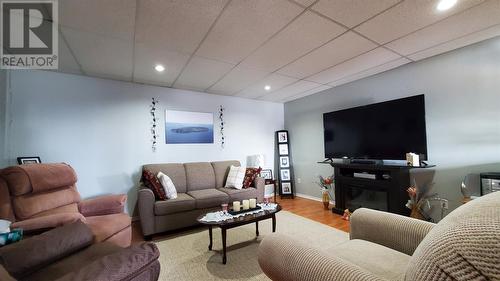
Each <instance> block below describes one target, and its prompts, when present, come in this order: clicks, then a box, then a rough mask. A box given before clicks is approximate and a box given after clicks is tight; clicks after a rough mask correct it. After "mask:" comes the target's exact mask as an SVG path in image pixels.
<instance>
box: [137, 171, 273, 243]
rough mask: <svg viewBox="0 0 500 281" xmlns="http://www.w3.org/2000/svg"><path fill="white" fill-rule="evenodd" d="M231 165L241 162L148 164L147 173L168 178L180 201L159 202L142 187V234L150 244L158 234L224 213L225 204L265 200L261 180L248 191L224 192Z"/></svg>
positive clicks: (226, 189)
mask: <svg viewBox="0 0 500 281" xmlns="http://www.w3.org/2000/svg"><path fill="white" fill-rule="evenodd" d="M231 165H234V166H240V162H239V161H219V162H198V163H185V164H180V163H175V164H174V163H170V164H148V165H144V166H143V169H147V170H150V171H151V172H153V173H154V174H155V175H156V174H157V173H158V172H159V171H161V172H163V173H165V174H166V175H168V176H169V177H170V178H171V179H172V181H173V183H174V185H175V188H176V189H177V198H176V199H168V200H164V201H156V200H155V196H154V194H153V192H152V191H151V190H150V189H148V188H147V187H145V186H144V185H143V184H142V183H141V185H140V187H139V198H138V205H139V217H140V219H141V226H142V233H143V235H144V237H145V238H146V239H147V240H149V239H151V235H153V234H155V233H160V232H165V231H169V230H174V229H180V228H184V227H188V226H192V225H196V224H197V221H196V218H197V217H198V216H199V215H201V214H202V213H204V212H207V211H210V210H220V209H221V204H223V203H229V202H233V201H241V200H244V199H250V198H257V201H258V202H262V200H263V198H264V179H263V178H260V177H257V178H256V179H255V181H254V184H253V186H254V187H250V188H247V189H241V190H237V189H232V188H224V186H225V184H226V177H227V174H228V172H229V167H230V166H231Z"/></svg>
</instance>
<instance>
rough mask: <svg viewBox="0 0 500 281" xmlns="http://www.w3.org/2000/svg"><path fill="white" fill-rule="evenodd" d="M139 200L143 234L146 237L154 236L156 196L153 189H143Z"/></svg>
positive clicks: (140, 191)
mask: <svg viewBox="0 0 500 281" xmlns="http://www.w3.org/2000/svg"><path fill="white" fill-rule="evenodd" d="M137 200H138V201H137V204H138V207H139V217H140V219H141V227H142V234H144V236H148V235H152V234H154V233H155V213H154V207H155V195H154V194H153V191H151V189H149V188H141V189H140V190H139V197H138V199H137Z"/></svg>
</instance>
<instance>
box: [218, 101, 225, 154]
mask: <svg viewBox="0 0 500 281" xmlns="http://www.w3.org/2000/svg"><path fill="white" fill-rule="evenodd" d="M219 121H220V124H219V126H220V147H221V148H222V149H224V144H225V142H226V139H225V137H224V107H223V106H222V105H220V106H219Z"/></svg>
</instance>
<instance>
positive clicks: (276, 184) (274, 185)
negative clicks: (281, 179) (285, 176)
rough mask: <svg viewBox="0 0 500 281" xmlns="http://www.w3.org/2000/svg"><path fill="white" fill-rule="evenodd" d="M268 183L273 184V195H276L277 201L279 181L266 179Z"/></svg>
mask: <svg viewBox="0 0 500 281" xmlns="http://www.w3.org/2000/svg"><path fill="white" fill-rule="evenodd" d="M266 185H273V196H274V203H276V192H277V191H278V190H277V187H278V181H277V180H266Z"/></svg>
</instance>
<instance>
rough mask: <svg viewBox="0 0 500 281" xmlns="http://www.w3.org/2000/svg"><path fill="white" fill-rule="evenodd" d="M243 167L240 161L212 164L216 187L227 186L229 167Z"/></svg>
mask: <svg viewBox="0 0 500 281" xmlns="http://www.w3.org/2000/svg"><path fill="white" fill-rule="evenodd" d="M231 165H232V166H241V164H240V161H236V160H230V161H217V162H212V167H213V168H214V172H215V186H225V185H226V178H227V174H228V173H229V167H231Z"/></svg>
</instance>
